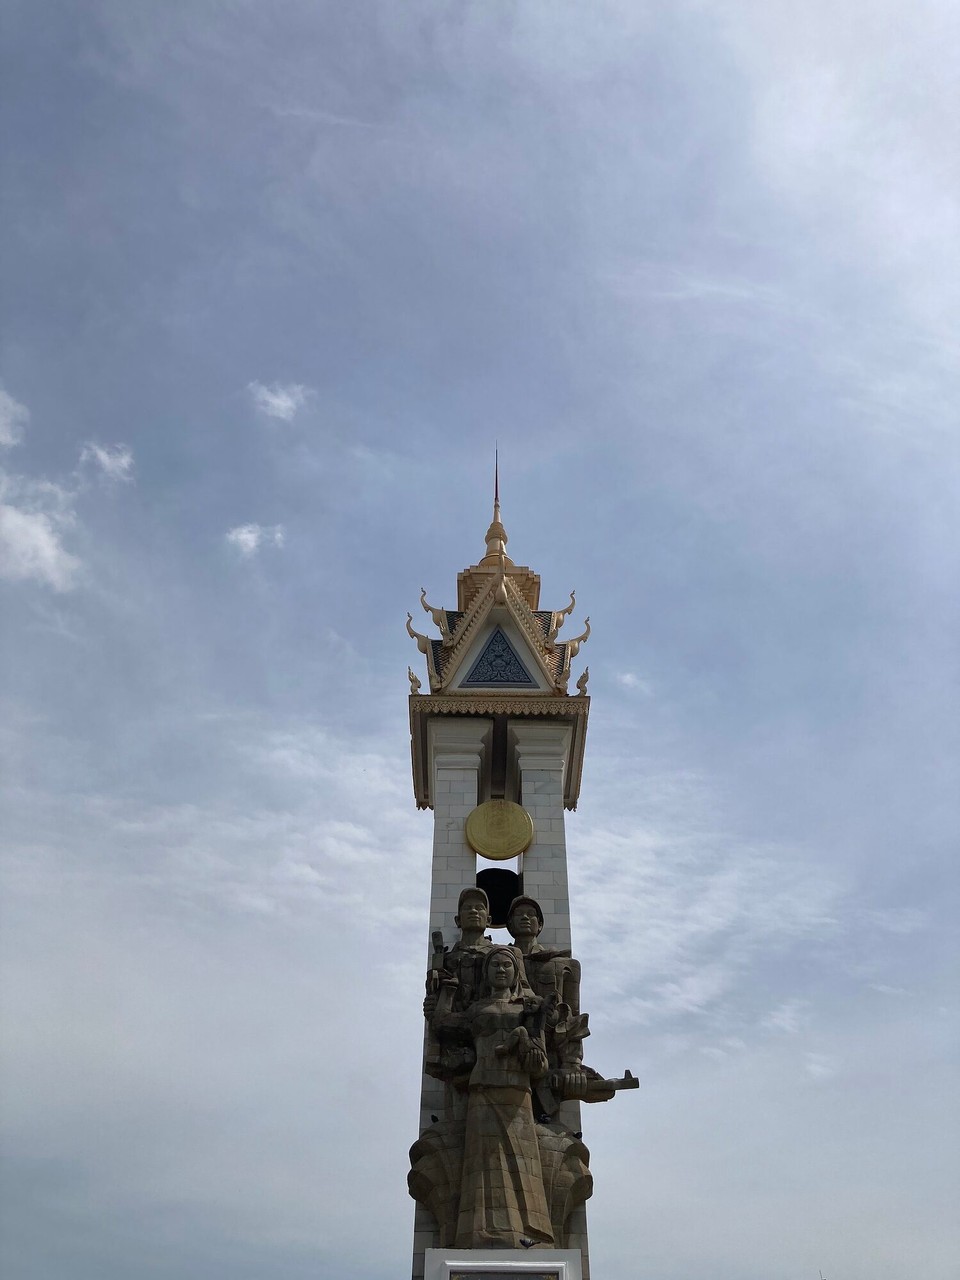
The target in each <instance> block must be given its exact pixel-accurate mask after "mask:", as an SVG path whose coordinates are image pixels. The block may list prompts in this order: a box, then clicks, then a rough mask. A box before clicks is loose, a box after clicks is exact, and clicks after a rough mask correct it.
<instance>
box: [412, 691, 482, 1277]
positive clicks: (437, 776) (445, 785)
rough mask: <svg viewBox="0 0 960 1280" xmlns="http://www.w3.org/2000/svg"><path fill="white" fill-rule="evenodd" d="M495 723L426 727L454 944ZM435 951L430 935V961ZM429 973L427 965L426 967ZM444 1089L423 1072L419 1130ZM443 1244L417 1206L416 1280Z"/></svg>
mask: <svg viewBox="0 0 960 1280" xmlns="http://www.w3.org/2000/svg"><path fill="white" fill-rule="evenodd" d="M492 727H493V726H492V721H490V720H485V719H482V718H481V717H480V716H444V717H443V718H442V719H438V720H434V721H432V722H431V723H430V725H429V728H428V738H427V749H428V751H429V759H428V762H427V763H428V767H429V768H430V769H431V770H432V772H433V788H432V790H433V870H432V880H431V886H430V932H431V933H432V932H433V930H434V929H442V930H443V940H444V942H445V943H446V944H447V946H448V947H449V946H452V945H453V943H454V942H455V941H456V940H457V937H458V932H459V931H458V930H457V927H456V925H455V924H454V917H455V916H456V914H457V899H458V898H459V897H460V894H461V892H462V891H463V890H464V889H466V888H467V886H468V885H474V884H476V882H477V855H476V854H475V853H474V852H473V850H472V849H471V848H470V846H469V845H468V844H467V841H466V836H465V835H464V824H465V823H466V820H467V815H468V814H469V813H471V812H472V811H473V810H474V809H475V808H476V807H477V801H478V798H479V795H480V779H481V776H482V771H483V758H484V752H485V750H486V743H487V742H489V740H490V733H491V730H492ZM431 951H432V946H431V944H430V939H429V937H428V939H427V954H428V963H429V955H430V953H431ZM424 970H425V971H426V966H424ZM443 1109H444V1088H443V1084H442V1083H441V1081H439V1080H435V1079H434V1078H433V1077H432V1076H428V1075H426V1074H424V1077H423V1085H422V1088H421V1092H420V1132H421V1133H423V1131H424V1130H425V1129H427V1128H429V1127H430V1124H431V1120H430V1117H431V1115H443ZM439 1246H440V1239H439V1233H438V1232H437V1229H436V1223H435V1222H434V1218H433V1215H432V1214H431V1213H429V1212H428V1210H426V1209H424V1208H423V1206H422V1205H419V1204H418V1205H417V1210H416V1217H415V1219H414V1228H413V1280H420V1278H421V1277H422V1276H423V1270H424V1253H425V1250H427V1249H436V1248H439Z"/></svg>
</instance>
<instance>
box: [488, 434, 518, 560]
mask: <svg viewBox="0 0 960 1280" xmlns="http://www.w3.org/2000/svg"><path fill="white" fill-rule="evenodd" d="M493 457H494V463H493V520H492V522H491V524H490V528H489V529H488V530H487V554H486V555H485V556H484V557H483V559H482V560H481V561H480V565H481V566H482V567H484V568H486V567H492V566H494V565H499V566H500V567H501V568H511V569H512V568H513V561H512V560H511V559H510V558H509V556H508V555H507V531H506V529H504V527H503V525H502V524H501V523H500V450H499V449H496V450H494V455H493Z"/></svg>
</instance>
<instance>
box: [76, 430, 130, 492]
mask: <svg viewBox="0 0 960 1280" xmlns="http://www.w3.org/2000/svg"><path fill="white" fill-rule="evenodd" d="M84 463H89V464H90V465H92V466H94V467H97V468H98V469H99V471H100V474H101V475H102V477H103V478H104V479H105V480H108V481H110V482H112V483H122V482H124V481H127V480H132V479H133V452H132V450H131V449H130V448H129V447H128V446H127V445H125V444H115V445H108V444H106V445H105V444H97V443H96V441H95V440H88V441H87V443H86V444H85V445H84V446H83V448H82V449H81V451H80V464H81V466H82V465H83V464H84Z"/></svg>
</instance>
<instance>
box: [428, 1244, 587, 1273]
mask: <svg viewBox="0 0 960 1280" xmlns="http://www.w3.org/2000/svg"><path fill="white" fill-rule="evenodd" d="M424 1261H425V1266H424V1280H583V1269H582V1266H581V1257H580V1250H579V1249H427V1250H426V1256H425V1260H424Z"/></svg>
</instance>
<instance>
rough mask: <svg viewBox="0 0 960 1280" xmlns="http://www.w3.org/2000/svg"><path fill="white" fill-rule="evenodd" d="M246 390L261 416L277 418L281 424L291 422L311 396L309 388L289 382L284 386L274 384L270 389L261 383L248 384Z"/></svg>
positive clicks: (277, 383)
mask: <svg viewBox="0 0 960 1280" xmlns="http://www.w3.org/2000/svg"><path fill="white" fill-rule="evenodd" d="M247 390H248V391H249V392H250V395H251V396H252V397H253V403H254V404H255V405H256V407H257V409H258V410H259V411H260V412H261V413H262V414H264V415H265V416H266V417H268V418H279V419H280V421H281V422H292V421H293V419H294V417H295V416H296V413H297V410H298V409H302V408H303V406H304V404H306V401H307V396H309V395H310V394H311V389H310V387H305V386H303V385H302V384H301V383H299V382H289V383H287V384H286V386H283V385H281V384H280V383H279V382H275V383H274V384H273V386H272V387H267V386H265V385H264V384H263V383H262V382H250V383H248V384H247Z"/></svg>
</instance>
